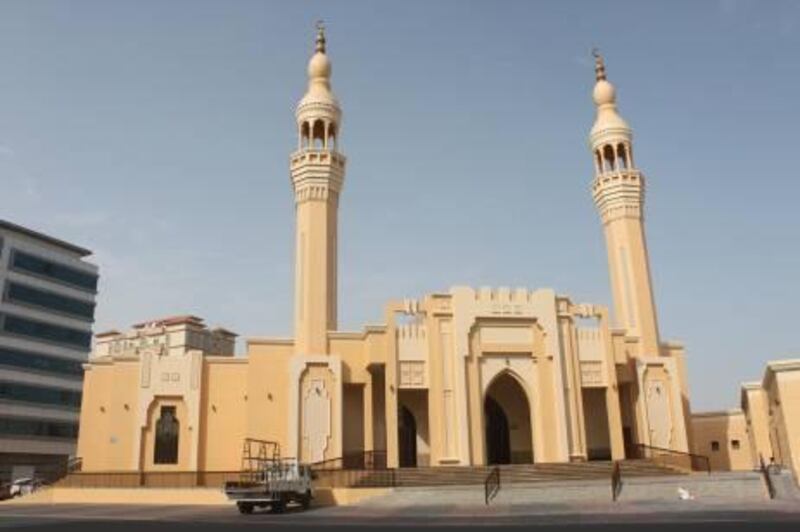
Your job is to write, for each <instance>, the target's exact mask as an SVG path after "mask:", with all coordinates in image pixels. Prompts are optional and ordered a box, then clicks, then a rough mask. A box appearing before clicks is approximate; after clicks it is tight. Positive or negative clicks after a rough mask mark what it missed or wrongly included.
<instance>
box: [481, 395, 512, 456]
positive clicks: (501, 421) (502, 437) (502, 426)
mask: <svg viewBox="0 0 800 532" xmlns="http://www.w3.org/2000/svg"><path fill="white" fill-rule="evenodd" d="M484 415H485V419H486V463H487V464H490V465H491V464H510V463H511V434H510V433H509V428H508V418H507V417H506V413H505V412H504V411H503V408H502V407H501V406H500V405H499V404H498V403H497V401H495V400H494V399H493V398H491V397H489V396H487V397H486V402H485V403H484Z"/></svg>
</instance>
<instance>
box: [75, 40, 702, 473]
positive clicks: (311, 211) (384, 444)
mask: <svg viewBox="0 0 800 532" xmlns="http://www.w3.org/2000/svg"><path fill="white" fill-rule="evenodd" d="M308 76H309V85H308V90H307V92H306V94H305V95H304V96H303V98H302V100H301V101H300V103H299V105H298V107H297V110H296V118H297V139H298V143H297V150H296V151H295V152H294V153H293V154H291V156H290V158H289V168H290V175H291V183H292V186H293V189H294V195H295V207H296V240H295V264H296V266H295V275H296V277H295V304H294V324H295V331H294V337H293V338H285V339H284V338H249V339H247V341H246V345H247V354H246V356H243V357H237V356H232V347H231V346H232V339H233V335H232V333H229V332H227V331H224V330H216V331H209V330H207V329H206V328H205V327H204V326H203V325H202V322H201V321H200V320H198V319H197V318H191V317H188V318H187V317H184V318H180V319H177V320H175V319H173V320H165V321H158V322H155V323H151V324H143V325H141V326H138V327H136V328H134V330H133V331H132V332H130V333H126V334H122V333H116V332H114V333H112V334H110V335H100V336H99V337H98V338H97V342H96V346H95V352H94V355H93V357H92V359H91V360H90V361H89V363H88V364H87V365H86V379H85V391H84V400H83V404H82V412H81V427H80V437H79V450H78V453H79V455H80V456H81V457H82V458H83V467H84V470H87V471H100V470H130V471H137V470H143V471H160V470H186V471H194V470H200V471H235V470H238V469H239V468H240V466H241V462H240V457H241V446H242V441H243V440H244V439H245V438H247V437H250V438H258V439H265V440H273V441H276V442H278V443H279V444H280V446H281V454H282V455H283V456H296V457H299V458H300V459H301V460H303V461H306V462H319V461H323V460H328V459H335V458H342V457H343V458H345V459H348V458H349V457H355V459H358V457H361V456H363V455H364V453H365V452H370V451H372V452H375V453H377V456H383V454H384V453H385V457H386V462H387V464H388V465H389V466H390V467H395V466H415V465H416V466H422V465H432V466H437V465H473V464H486V463H511V462H567V461H574V460H592V459H610V458H614V459H619V458H623V457H625V456H632V455H639V454H640V453H641V449H642V447H641V446H650V447H657V448H664V449H671V450H676V451H682V452H686V451H688V450H689V441H690V434H689V428H690V426H689V424H688V420H689V397H688V390H687V384H686V367H685V359H684V351H683V348H682V346H681V345H680V344H677V343H668V342H663V341H661V338H660V335H659V331H658V325H657V319H656V308H655V303H654V297H653V290H652V283H651V278H650V267H649V260H648V256H647V246H646V244H645V232H644V213H643V202H644V191H645V178H644V176H643V174H642V172H641V171H640V170H639V169H638V167H637V166H636V164H635V163H634V158H633V140H632V131H631V128H630V127H629V126H628V124H627V123H626V122H625V120H623V118H622V117H621V116H620V114H619V112H618V110H617V106H616V94H615V89H614V87H613V86H612V85H611V83H610V82H609V81H608V80H607V79H606V73H605V67H604V65H603V62H602V59H601V58H599V57H598V58H597V63H596V84H595V87H594V93H593V98H594V102H595V105H596V107H597V117H596V120H595V123H594V125H593V127H592V129H591V133H590V137H589V142H590V147H591V154H592V161H593V162H594V176H593V179H592V181H591V187H590V188H591V191H592V194H593V198H594V201H595V204H596V206H597V209H598V213H599V215H600V220H601V222H602V226H603V230H604V235H605V240H606V245H607V249H608V262H609V267H610V277H611V286H612V295H613V314H612V313H611V312H610V311H609V310H608V309H607V308H606V307H604V306H603V305H597V304H587V303H581V302H577V301H573V300H572V299H570V298H569V297H568V296H566V295H562V294H560V293H557V292H555V291H554V290H552V289H538V290H530V289H527V288H516V289H510V288H502V287H501V288H479V289H473V288H470V287H464V286H456V287H453V288H450V289H449V290H445V291H443V292H440V293H432V294H428V295H425V296H423V297H420V298H417V299H403V300H396V301H390V302H389V303H387V305H386V307H385V312H384V320H383V323H380V324H377V325H369V326H366V327H364V328H363V330H361V331H356V332H349V331H340V330H338V326H337V308H338V292H337V276H338V271H337V264H338V251H337V248H338V205H339V201H338V200H339V195H340V194H341V193H342V190H343V185H344V181H345V173H346V172H345V170H346V163H347V161H346V158H345V156H344V155H343V154H342V153H341V151H340V150H339V142H338V141H339V137H340V134H341V121H342V111H341V108H340V106H339V103H338V100H337V99H336V97H335V96H334V94H333V92H332V89H331V84H330V78H331V62H330V59H329V57H328V54H327V51H326V42H325V36H324V34H323V33H322V30H320V32H319V34H318V36H317V40H316V50H315V52H314V54H313V56H312V57H311V60H310V62H309V65H308Z"/></svg>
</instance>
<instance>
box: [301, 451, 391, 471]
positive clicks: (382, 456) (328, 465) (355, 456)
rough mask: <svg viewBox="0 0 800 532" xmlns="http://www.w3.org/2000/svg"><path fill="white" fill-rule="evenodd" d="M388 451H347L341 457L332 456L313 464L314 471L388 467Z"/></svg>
mask: <svg viewBox="0 0 800 532" xmlns="http://www.w3.org/2000/svg"><path fill="white" fill-rule="evenodd" d="M386 468H387V467H386V451H362V452H358V453H347V454H345V455H344V456H341V457H339V458H330V459H328V460H322V461H321V462H314V463H313V464H311V469H312V471H335V470H339V469H364V470H376V469H386Z"/></svg>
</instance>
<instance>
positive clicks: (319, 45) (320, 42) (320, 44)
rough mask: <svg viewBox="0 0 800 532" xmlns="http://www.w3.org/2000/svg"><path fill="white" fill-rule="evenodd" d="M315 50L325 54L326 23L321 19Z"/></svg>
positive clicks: (318, 25)
mask: <svg viewBox="0 0 800 532" xmlns="http://www.w3.org/2000/svg"><path fill="white" fill-rule="evenodd" d="M314 50H315V51H316V52H319V53H321V54H324V53H325V22H324V21H323V20H321V19H320V20H318V21H317V42H316V46H315V47H314Z"/></svg>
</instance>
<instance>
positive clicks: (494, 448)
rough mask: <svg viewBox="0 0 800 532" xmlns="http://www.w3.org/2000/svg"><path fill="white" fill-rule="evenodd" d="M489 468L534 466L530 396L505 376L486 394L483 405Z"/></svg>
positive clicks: (510, 377) (496, 380)
mask: <svg viewBox="0 0 800 532" xmlns="http://www.w3.org/2000/svg"><path fill="white" fill-rule="evenodd" d="M483 413H484V429H485V442H486V463H487V464H527V463H532V462H533V432H532V431H531V410H530V405H529V404H528V395H527V394H526V393H525V390H524V389H523V388H522V386H521V385H520V383H519V382H518V381H517V379H515V378H514V377H512V376H511V375H510V374H508V373H503V374H501V375H500V376H498V377H497V378H495V380H494V381H493V382H492V384H491V385H490V386H489V388H488V389H487V390H486V396H485V398H484V401H483Z"/></svg>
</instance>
